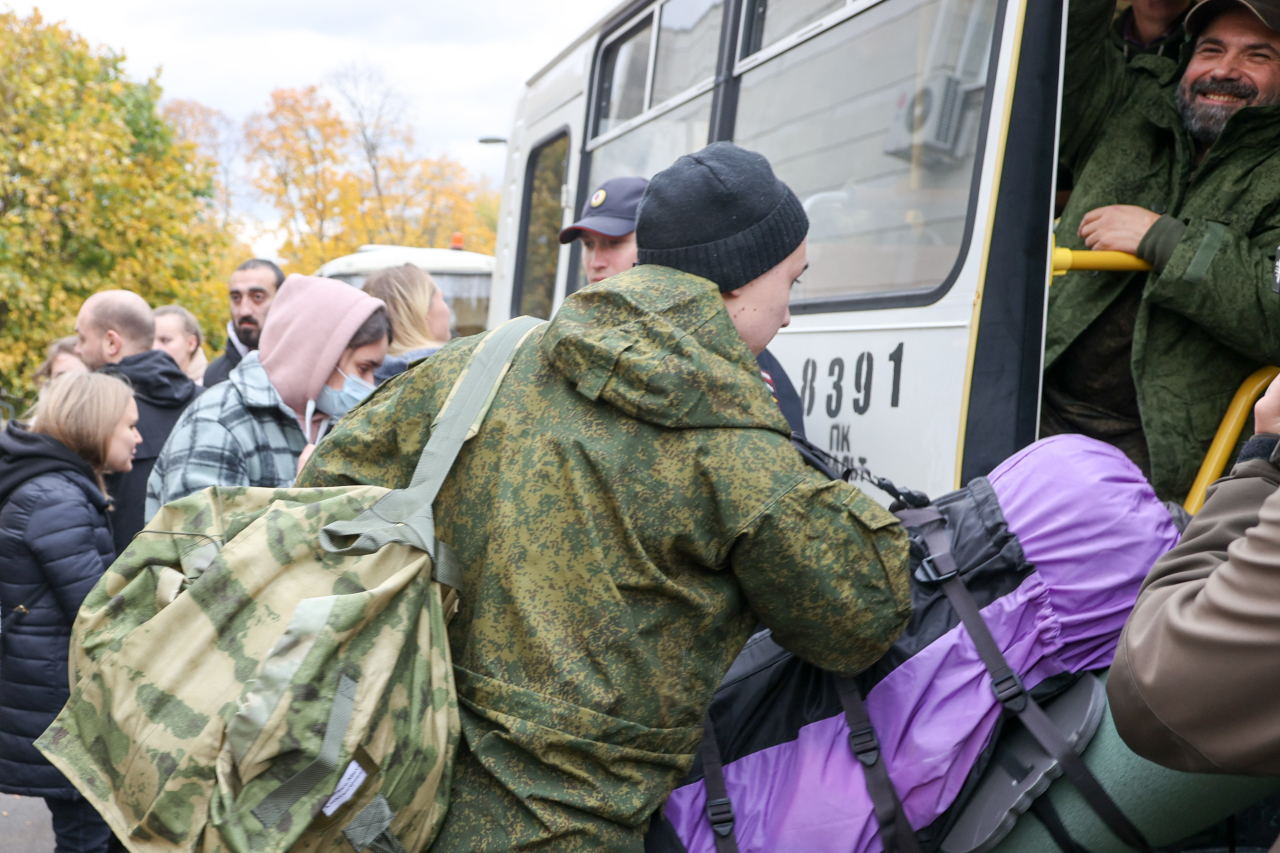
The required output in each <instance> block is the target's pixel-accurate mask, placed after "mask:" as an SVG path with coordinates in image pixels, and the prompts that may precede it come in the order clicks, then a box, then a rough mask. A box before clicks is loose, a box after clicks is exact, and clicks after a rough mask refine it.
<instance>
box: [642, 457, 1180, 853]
mask: <svg viewBox="0 0 1280 853" xmlns="http://www.w3.org/2000/svg"><path fill="white" fill-rule="evenodd" d="M935 505H936V506H938V507H939V509H940V510H942V511H943V513H944V514H945V515H947V516H948V525H949V527H950V528H951V530H952V537H953V538H952V550H953V553H954V554H955V556H956V559H957V563H958V564H959V566H960V570H961V578H962V579H963V580H964V582H965V585H966V586H967V587H968V588H969V591H970V593H971V594H972V595H973V597H974V598H975V599H976V600H977V602H978V605H979V606H980V608H981V612H982V616H983V618H984V619H985V621H986V622H987V625H988V626H989V627H990V629H991V632H992V634H993V635H994V637H995V639H996V641H997V642H998V644H999V645H1000V647H1001V649H1002V651H1003V652H1004V655H1005V657H1006V658H1007V660H1008V661H1009V664H1010V665H1011V666H1012V667H1014V668H1015V669H1016V670H1017V671H1018V673H1019V674H1020V675H1021V677H1022V679H1023V682H1024V683H1025V685H1026V687H1027V688H1028V690H1030V691H1031V693H1032V694H1033V695H1036V694H1037V690H1039V691H1040V695H1044V694H1045V693H1051V692H1053V690H1054V689H1056V688H1058V687H1060V686H1061V685H1062V684H1064V683H1065V682H1067V681H1069V679H1070V678H1071V677H1072V674H1074V673H1079V672H1083V671H1087V670H1094V669H1102V668H1105V667H1107V666H1110V664H1111V660H1112V657H1113V655H1114V653H1115V647H1116V642H1117V640H1118V638H1119V636H1120V629H1121V627H1123V625H1124V621H1125V618H1126V617H1127V616H1128V614H1129V611H1130V609H1131V608H1132V607H1133V603H1134V600H1135V598H1136V597H1137V593H1138V588H1139V586H1140V585H1141V583H1142V580H1143V578H1145V577H1146V574H1147V572H1148V570H1149V569H1150V568H1151V565H1152V564H1153V563H1154V562H1155V560H1156V558H1158V557H1159V556H1160V555H1161V554H1163V553H1164V552H1165V551H1167V550H1169V549H1170V548H1171V547H1173V545H1174V544H1175V543H1176V542H1177V540H1178V531H1177V528H1176V527H1175V526H1174V524H1173V521H1172V519H1171V518H1170V516H1169V512H1168V511H1167V510H1166V509H1165V507H1164V505H1163V504H1162V503H1161V502H1160V500H1159V499H1158V498H1157V497H1156V495H1155V492H1154V491H1153V490H1152V489H1151V486H1150V485H1149V484H1148V483H1147V481H1146V479H1145V478H1144V477H1143V476H1142V473H1141V472H1140V471H1139V470H1138V469H1137V468H1136V467H1135V466H1134V465H1133V463H1131V462H1130V461H1129V460H1128V459H1127V458H1126V457H1125V456H1124V454H1123V453H1121V452H1120V451H1119V450H1116V449H1115V448H1113V447H1111V446H1110V445H1107V444H1103V443H1101V442H1098V441H1094V440H1092V439H1088V438H1084V437H1083V436H1078V435H1063V436H1055V437H1053V438H1049V439H1045V440H1043V441H1040V442H1037V443H1035V444H1033V445H1031V446H1030V447H1028V448H1026V449H1024V450H1023V451H1021V452H1020V453H1018V454H1017V455H1015V456H1013V457H1011V458H1010V459H1008V460H1006V461H1005V462H1004V463H1003V464H1001V465H1000V466H999V467H998V468H996V470H995V471H993V472H992V473H991V475H990V476H989V477H987V478H981V477H980V478H977V479H975V480H974V481H973V482H971V483H970V484H969V485H968V486H966V487H965V488H964V489H961V490H960V491H958V492H953V493H951V494H950V495H947V496H945V497H943V498H940V499H939V500H937V501H935ZM913 604H915V607H916V614H915V616H914V617H913V619H912V622H911V624H910V625H909V626H908V628H907V629H906V631H905V632H904V634H903V637H902V638H901V639H900V640H899V641H898V642H897V643H895V645H894V647H893V649H891V651H890V652H889V653H888V654H887V655H886V656H885V658H884V659H882V660H881V661H880V662H879V663H877V664H876V665H875V666H874V667H872V668H871V669H870V670H868V671H867V672H865V673H863V674H862V675H860V676H859V677H858V681H859V685H860V687H861V688H862V693H863V695H864V696H865V697H866V705H867V710H868V713H869V715H870V717H871V722H872V724H873V725H874V726H875V729H876V732H877V733H878V735H879V738H880V742H881V747H882V754H883V756H884V760H885V762H886V766H887V769H888V772H889V775H890V777H891V778H892V780H893V782H894V785H895V787H896V788H897V791H898V794H899V795H900V796H901V798H902V801H903V806H904V808H905V810H906V814H907V817H908V819H909V820H910V822H911V825H912V826H913V827H914V828H915V829H917V830H920V829H922V828H925V827H929V826H930V825H931V824H934V823H935V821H938V818H939V817H941V816H942V815H943V814H944V813H945V812H946V811H947V809H948V808H949V807H950V806H951V805H952V803H953V802H954V801H955V800H956V799H957V797H959V796H960V795H961V793H962V790H963V789H964V788H965V784H966V782H967V781H969V779H970V777H971V774H973V771H974V770H975V768H978V765H979V763H980V761H982V760H984V751H985V750H986V749H987V746H988V744H989V743H990V741H991V740H992V738H993V736H994V734H995V733H996V732H997V729H998V726H999V723H1000V718H1001V708H1000V706H999V704H998V703H997V701H996V698H995V696H994V694H993V693H992V691H991V686H990V678H989V677H988V675H987V670H986V668H985V667H984V665H983V663H982V661H981V659H980V658H979V656H978V654H977V651H976V649H975V648H974V646H973V643H972V642H971V640H970V639H969V636H968V633H967V631H966V630H965V629H964V627H963V626H961V625H960V624H959V622H958V618H957V617H956V615H955V613H954V611H952V609H951V607H950V604H949V602H947V601H946V599H945V597H944V596H941V595H940V594H939V593H938V592H937V590H930V589H926V588H922V586H921V585H920V584H917V583H915V582H914V581H913ZM833 681H834V679H833V678H832V677H831V676H830V674H829V673H825V672H823V671H821V670H818V669H817V668H816V667H813V666H812V665H810V664H807V663H805V662H804V661H801V660H799V659H798V658H795V657H794V656H792V655H791V654H790V653H788V652H786V651H785V650H783V649H781V648H780V647H779V646H777V644H775V643H773V641H772V639H771V638H770V636H769V635H768V633H767V632H765V633H762V634H758V635H756V636H755V637H753V638H752V640H751V641H749V642H748V644H747V646H746V648H744V650H743V652H742V654H741V655H740V656H739V658H738V660H737V661H735V663H734V665H733V668H732V669H731V670H730V672H729V674H728V675H727V676H726V677H725V679H724V682H723V683H722V684H721V687H720V689H719V690H718V691H717V694H716V699H715V701H714V702H713V704H712V708H711V718H712V720H713V721H714V723H715V727H716V732H717V739H718V741H719V746H720V751H721V756H722V760H723V762H724V765H725V766H724V776H725V782H726V785H727V788H728V794H729V797H730V799H731V800H732V803H733V809H734V813H735V826H734V835H735V836H736V838H737V843H738V848H739V850H740V851H741V853H784V851H797V853H876V851H879V850H881V843H880V839H879V836H878V833H877V825H876V819H875V814H874V812H873V810H872V804H871V799H870V797H869V796H868V794H867V788H866V783H865V777H864V775H863V769H862V766H861V765H860V764H859V763H858V762H857V761H856V759H855V758H854V756H853V754H852V753H851V752H850V749H849V739H848V738H849V729H848V726H847V725H846V723H845V719H844V715H843V713H842V711H841V708H840V705H839V702H838V699H837V697H836V694H835V689H834V684H833ZM979 769H980V768H979ZM705 802H706V794H705V790H704V788H703V781H702V770H701V766H700V765H699V764H695V766H694V768H693V770H692V772H691V774H690V776H689V778H688V779H686V781H685V783H684V784H682V785H681V787H679V788H677V789H676V790H675V791H674V792H673V793H672V795H671V798H670V799H669V800H668V802H667V805H666V807H665V816H666V818H667V820H669V821H670V823H671V825H672V827H674V829H675V833H676V835H678V836H679V838H680V840H681V842H682V843H683V844H684V846H685V847H686V848H687V850H688V851H689V853H714V851H715V845H714V841H713V837H712V832H711V829H710V825H709V823H708V820H707V817H706V813H705ZM922 839H923V840H924V841H925V842H926V844H928V841H929V837H928V834H927V833H926V834H924V835H922Z"/></svg>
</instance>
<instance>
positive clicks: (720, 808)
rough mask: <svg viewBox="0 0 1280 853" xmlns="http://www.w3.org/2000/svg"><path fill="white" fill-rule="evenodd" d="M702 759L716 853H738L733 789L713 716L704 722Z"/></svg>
mask: <svg viewBox="0 0 1280 853" xmlns="http://www.w3.org/2000/svg"><path fill="white" fill-rule="evenodd" d="M698 757H699V758H701V759H702V781H703V787H704V788H705V790H706V792H707V807H706V813H707V820H709V821H710V822H711V832H712V838H713V839H714V840H715V843H716V853H738V840H737V838H735V837H734V834H733V820H734V818H733V803H731V802H730V801H729V790H728V788H726V787H725V784H724V762H723V761H722V760H721V758H720V744H719V743H717V742H716V730H715V726H714V724H712V722H711V715H710V714H708V715H707V717H706V719H705V720H703V721H702V743H701V744H700V745H699V746H698Z"/></svg>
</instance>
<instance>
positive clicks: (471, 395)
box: [320, 317, 546, 589]
mask: <svg viewBox="0 0 1280 853" xmlns="http://www.w3.org/2000/svg"><path fill="white" fill-rule="evenodd" d="M545 322H546V321H545V320H539V319H537V318H535V317H517V318H516V319H514V320H511V321H509V322H507V323H504V324H503V325H502V326H499V327H498V328H497V329H495V330H494V331H492V332H490V333H489V334H488V335H487V336H486V337H485V339H484V340H483V341H482V342H481V343H480V345H479V346H478V347H476V350H475V352H473V353H472V354H471V360H470V361H469V362H468V363H467V366H466V368H465V369H464V370H463V372H462V375H461V376H460V377H459V378H458V380H457V381H456V382H455V383H454V385H453V389H452V390H451V391H450V392H449V397H448V399H446V400H445V405H444V408H443V409H442V410H441V412H440V414H439V415H438V416H437V417H436V420H435V423H433V424H432V427H431V438H430V440H428V441H427V446H426V447H425V448H423V450H422V455H421V456H420V457H419V458H418V466H417V468H416V469H415V470H414V472H413V480H412V481H411V482H410V483H409V487H408V488H406V489H396V490H394V491H392V492H389V493H388V494H386V495H384V496H383V498H382V500H380V501H378V502H377V503H376V504H374V505H373V506H371V507H369V509H367V510H365V511H364V512H363V513H361V514H360V515H359V516H358V517H356V518H354V519H352V520H351V521H335V522H333V523H332V524H328V525H326V526H325V528H324V529H323V530H322V531H321V532H320V544H321V546H322V547H323V548H324V549H325V550H326V551H329V552H330V553H333V554H372V553H374V552H375V551H378V550H379V549H381V548H382V547H383V546H385V545H390V544H392V543H403V544H407V545H412V546H414V547H415V548H418V549H419V550H422V551H425V552H427V553H428V554H431V555H432V556H433V557H434V558H435V569H434V570H433V572H432V576H433V577H435V579H436V580H438V581H440V582H441V583H445V584H448V585H449V586H452V587H454V588H455V589H456V588H458V587H459V586H460V585H461V583H460V580H461V579H460V577H459V574H460V573H459V572H458V571H457V569H458V565H457V560H456V558H453V556H452V553H451V552H449V551H448V549H447V548H445V547H443V543H439V542H437V541H436V537H435V516H434V514H433V512H432V508H431V505H432V503H434V502H435V499H436V495H437V494H439V492H440V487H441V485H443V483H444V479H445V477H447V476H448V474H449V470H450V469H451V468H452V467H453V462H454V460H455V459H456V458H457V457H458V451H459V450H461V449H462V444H463V442H465V441H466V440H467V439H468V438H470V437H471V436H473V435H475V433H476V431H478V430H479V428H480V424H481V422H482V421H483V420H484V417H485V415H486V414H487V413H488V411H489V406H490V405H491V404H492V403H493V398H494V397H495V396H496V395H497V393H498V386H499V385H500V384H501V383H502V379H503V377H505V376H506V373H507V369H508V368H509V367H510V366H511V362H512V361H513V360H514V359H515V354H516V350H517V349H518V348H519V346H520V344H522V343H523V342H524V340H525V339H526V338H527V337H528V336H529V334H530V333H531V332H533V330H534V329H535V328H537V327H538V326H540V325H542V324H543V323H545Z"/></svg>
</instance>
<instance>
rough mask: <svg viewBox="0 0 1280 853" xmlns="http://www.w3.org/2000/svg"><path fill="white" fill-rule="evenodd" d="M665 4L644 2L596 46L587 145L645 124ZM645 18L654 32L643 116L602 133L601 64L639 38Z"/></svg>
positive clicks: (653, 1) (645, 84)
mask: <svg viewBox="0 0 1280 853" xmlns="http://www.w3.org/2000/svg"><path fill="white" fill-rule="evenodd" d="M663 2H664V0H644V3H643V5H642V6H641V8H640V11H638V12H635V13H632V14H631V15H629V16H627V17H626V18H625V19H624V20H623V22H622V23H621V24H619V25H618V26H616V27H614V28H613V29H611V30H608V31H606V35H604V36H603V37H602V38H601V40H600V43H599V44H598V45H597V46H596V50H595V55H594V56H593V58H592V60H591V78H590V79H591V88H590V90H589V91H590V92H591V111H590V112H591V114H590V115H589V116H587V130H588V132H587V133H585V134H583V137H584V139H585V140H586V141H588V142H590V141H591V140H594V139H598V138H601V137H610V138H612V137H613V136H619V135H621V134H622V133H625V132H626V130H627V129H629V128H631V127H632V126H634V125H635V124H638V123H642V122H641V119H643V118H644V117H645V116H647V115H648V114H649V98H650V97H651V96H652V94H653V63H654V58H655V55H656V54H657V52H658V51H657V41H658V12H659V10H660V9H661V7H662V5H663ZM645 18H648V19H649V26H650V27H651V28H652V31H651V32H650V33H649V55H648V57H647V58H646V61H645V78H644V95H643V96H642V98H643V100H642V103H641V109H640V112H639V113H637V114H636V115H634V116H632V117H631V118H629V119H627V120H626V121H624V122H623V123H622V124H620V125H618V126H617V127H615V128H612V129H610V130H608V131H606V132H604V133H600V132H599V127H600V122H601V121H602V120H603V118H604V106H605V105H604V102H603V101H602V100H601V99H600V90H601V86H602V85H603V83H604V76H603V75H604V63H603V61H602V60H603V59H604V55H605V53H606V52H607V51H608V50H609V48H610V47H612V46H613V45H614V44H615V43H616V42H619V41H624V40H626V39H628V38H631V37H632V36H635V35H638V34H639V33H640V31H642V30H643V29H644V27H645ZM609 98H610V100H612V98H613V91H612V90H610V92H609Z"/></svg>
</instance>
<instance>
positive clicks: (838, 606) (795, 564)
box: [729, 473, 911, 675]
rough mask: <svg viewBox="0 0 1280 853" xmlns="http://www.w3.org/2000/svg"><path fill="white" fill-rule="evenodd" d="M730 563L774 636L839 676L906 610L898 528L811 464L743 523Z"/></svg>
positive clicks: (878, 650)
mask: <svg viewBox="0 0 1280 853" xmlns="http://www.w3.org/2000/svg"><path fill="white" fill-rule="evenodd" d="M729 563H730V565H731V566H732V568H733V571H734V574H735V575H736V576H737V578H738V582H739V583H740V584H741V585H742V589H743V591H744V592H745V594H746V597H747V601H748V602H749V603H750V605H751V607H752V609H753V610H754V611H755V612H756V615H757V616H759V617H760V620H761V621H762V622H764V624H765V625H766V626H768V627H769V628H770V629H771V630H772V631H773V636H774V639H775V640H777V642H778V643H779V644H780V645H782V646H783V647H784V648H786V649H787V650H788V651H790V652H793V653H794V654H796V655H798V656H800V657H801V658H804V659H805V660H807V661H809V662H811V663H813V664H815V665H816V666H819V667H822V668H823V669H829V670H832V671H833V672H836V673H839V674H842V675H853V674H855V673H858V672H860V671H862V670H863V669H866V668H867V667H868V666H870V665H871V664H872V663H874V662H875V661H876V660H877V659H879V658H880V657H881V656H882V655H883V654H884V653H885V651H887V650H888V648H889V646H890V645H892V643H893V642H894V641H895V640H896V639H898V635H899V634H900V633H902V629H903V628H904V627H906V624H907V621H908V620H909V619H910V618H911V588H910V584H909V581H908V575H907V572H908V542H907V534H906V531H904V530H903V529H902V527H901V526H900V525H899V524H898V520H897V519H896V518H895V517H894V516H892V515H890V514H889V513H888V512H886V511H885V510H884V509H882V508H881V507H880V506H879V505H878V504H876V503H875V502H874V501H873V500H871V499H870V498H868V497H867V496H866V495H864V494H862V492H860V491H859V490H858V489H856V488H854V487H853V486H851V485H849V484H848V483H844V482H839V481H831V480H826V479H824V478H823V477H821V476H819V475H818V474H816V473H806V474H805V475H803V479H801V480H800V481H799V483H797V485H796V486H795V487H794V488H792V489H790V490H789V491H787V492H786V493H785V494H783V495H782V496H781V497H779V498H778V499H777V500H775V501H774V502H773V503H772V504H771V505H770V506H768V507H767V508H766V509H765V510H764V511H763V512H761V513H760V514H758V515H757V516H756V517H755V518H754V519H753V520H752V521H751V522H750V523H749V524H748V525H747V528H746V529H745V530H743V531H742V533H741V534H739V536H737V537H736V538H735V540H734V544H733V546H732V548H731V550H730V554H729Z"/></svg>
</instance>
